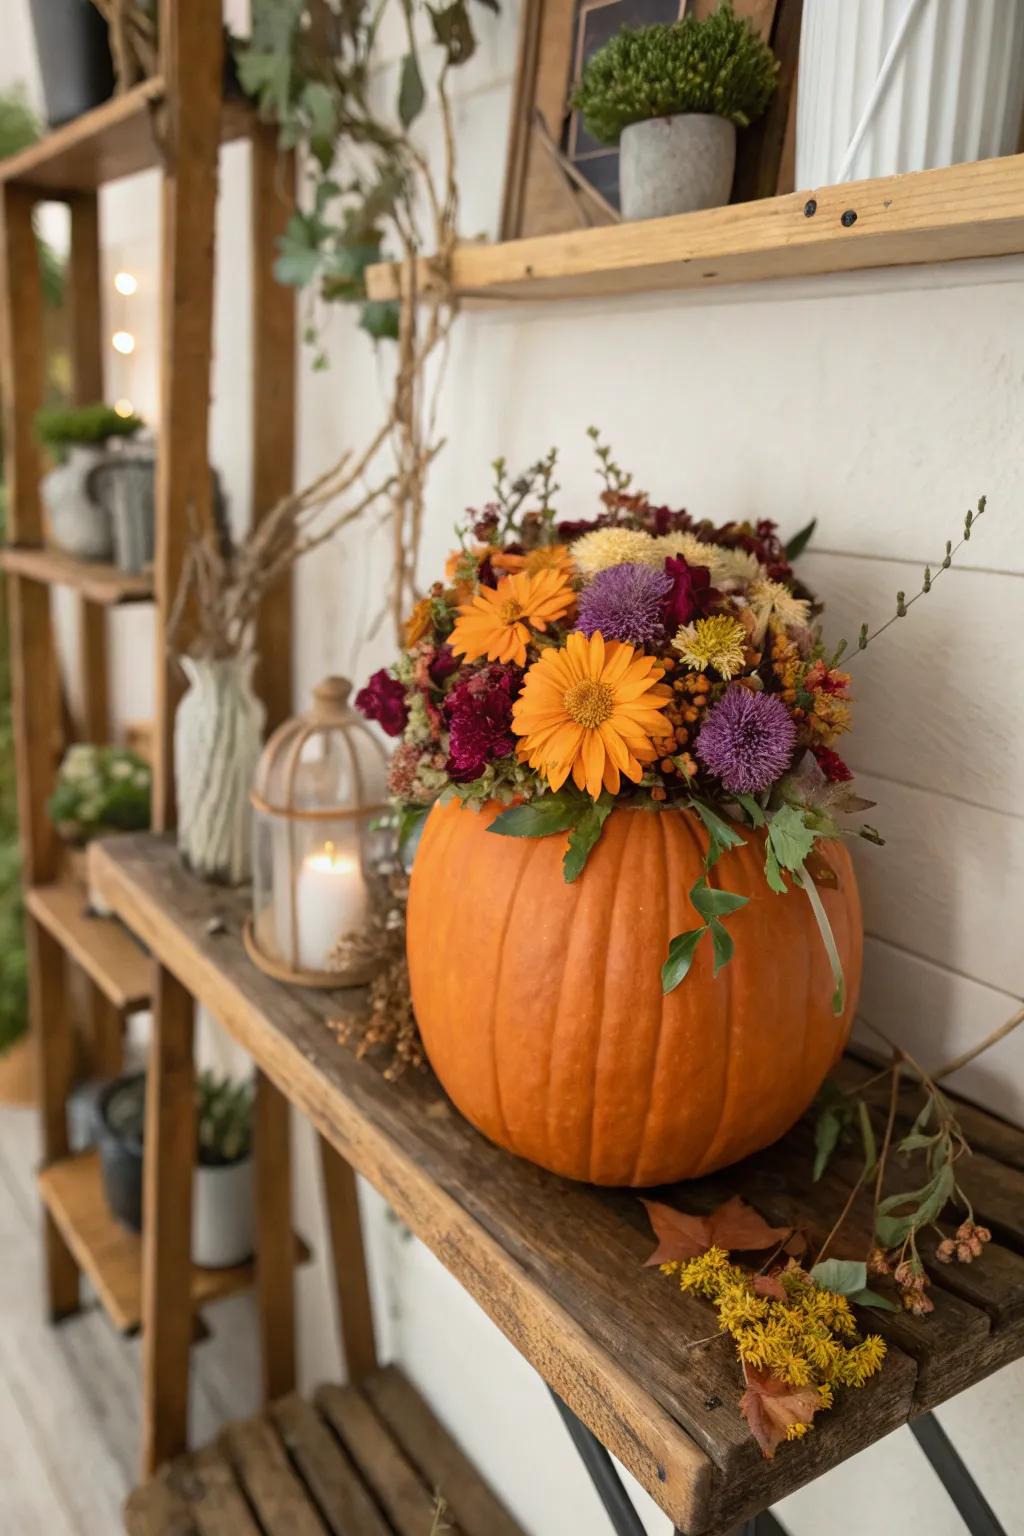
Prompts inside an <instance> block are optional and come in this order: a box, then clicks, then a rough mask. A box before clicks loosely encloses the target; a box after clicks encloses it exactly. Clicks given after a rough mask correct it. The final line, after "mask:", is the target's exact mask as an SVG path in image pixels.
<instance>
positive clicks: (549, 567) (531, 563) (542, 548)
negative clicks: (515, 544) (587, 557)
mask: <svg viewBox="0 0 1024 1536" xmlns="http://www.w3.org/2000/svg"><path fill="white" fill-rule="evenodd" d="M491 564H492V565H493V566H494V569H495V570H496V571H529V572H530V574H531V575H536V573H537V572H538V571H561V572H562V573H563V574H564V575H566V576H571V575H572V573H573V566H572V560H571V559H570V557H569V546H568V544H538V546H537V548H536V549H531V550H528V551H527V553H526V554H525V555H513V554H510V553H508V552H506V551H505V550H500V551H499V552H498V554H496V555H492V556H491Z"/></svg>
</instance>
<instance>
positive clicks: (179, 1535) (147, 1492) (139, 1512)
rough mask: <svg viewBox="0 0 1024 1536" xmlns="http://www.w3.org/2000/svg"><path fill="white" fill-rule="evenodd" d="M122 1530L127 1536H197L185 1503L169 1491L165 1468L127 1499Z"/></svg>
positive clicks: (175, 1492) (173, 1492)
mask: <svg viewBox="0 0 1024 1536" xmlns="http://www.w3.org/2000/svg"><path fill="white" fill-rule="evenodd" d="M124 1526H125V1530H126V1531H127V1533H128V1536H198V1533H197V1530H196V1524H195V1521H194V1520H193V1519H192V1512H191V1510H190V1509H189V1505H188V1501H187V1500H186V1499H184V1498H183V1497H182V1495H181V1494H180V1493H179V1492H178V1491H177V1489H176V1488H174V1487H173V1485H172V1483H171V1478H170V1469H169V1468H168V1469H166V1470H165V1471H163V1472H161V1473H159V1474H158V1475H157V1476H156V1477H154V1478H152V1479H151V1480H150V1481H149V1482H148V1483H144V1484H143V1485H142V1487H141V1488H135V1489H133V1491H132V1492H131V1493H130V1494H129V1495H128V1498H127V1500H126V1501H125V1506H124Z"/></svg>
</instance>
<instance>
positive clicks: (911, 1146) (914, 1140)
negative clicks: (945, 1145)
mask: <svg viewBox="0 0 1024 1536" xmlns="http://www.w3.org/2000/svg"><path fill="white" fill-rule="evenodd" d="M940 1135H941V1132H939V1131H936V1132H935V1134H934V1135H933V1136H922V1135H921V1134H920V1132H919V1131H910V1132H909V1133H908V1134H907V1135H906V1136H904V1138H903V1140H902V1141H901V1142H900V1143H899V1151H900V1152H923V1151H924V1150H925V1148H926V1147H934V1145H935V1143H936V1142H937V1141H938V1140H939V1137H940Z"/></svg>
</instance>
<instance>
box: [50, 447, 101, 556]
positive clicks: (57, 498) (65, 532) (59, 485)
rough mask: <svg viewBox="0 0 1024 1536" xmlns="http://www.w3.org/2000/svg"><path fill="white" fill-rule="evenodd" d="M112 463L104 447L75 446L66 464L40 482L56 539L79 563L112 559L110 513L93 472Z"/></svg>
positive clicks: (52, 470) (69, 450) (52, 533)
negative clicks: (97, 490)
mask: <svg viewBox="0 0 1024 1536" xmlns="http://www.w3.org/2000/svg"><path fill="white" fill-rule="evenodd" d="M109 460H110V454H109V452H108V450H107V449H106V448H105V447H104V446H102V445H96V446H92V445H89V444H83V443H75V444H72V446H71V447H69V448H68V452H67V458H66V459H65V461H64V463H63V464H59V465H58V466H57V468H56V469H51V470H50V471H49V473H48V474H46V475H44V476H43V478H42V480H41V482H40V493H41V495H42V498H43V506H44V508H45V509H46V516H47V520H48V522H49V525H50V533H51V535H52V537H53V540H54V542H55V543H56V544H58V545H59V546H60V548H61V549H63V550H65V551H66V552H67V553H68V554H69V555H74V556H75V558H76V559H78V560H109V559H110V557H111V555H112V554H113V549H114V543H113V530H112V527H111V522H110V513H109V512H108V511H107V509H106V507H104V506H103V504H102V503H101V502H100V501H99V500H98V499H97V497H96V496H95V494H94V492H93V490H92V480H93V472H94V471H95V470H98V469H100V468H101V466H103V465H105V464H106V463H107V462H108V461H109Z"/></svg>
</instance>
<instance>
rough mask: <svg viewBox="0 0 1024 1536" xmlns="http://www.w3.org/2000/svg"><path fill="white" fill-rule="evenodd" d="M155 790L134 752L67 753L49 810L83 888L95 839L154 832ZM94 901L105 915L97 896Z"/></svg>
mask: <svg viewBox="0 0 1024 1536" xmlns="http://www.w3.org/2000/svg"><path fill="white" fill-rule="evenodd" d="M152 784H153V775H152V770H151V769H150V766H149V764H148V763H147V762H146V761H145V759H144V758H142V757H140V756H139V754H138V753H137V752H132V751H131V749H130V748H128V747H98V746H94V745H93V744H91V743H89V742H80V743H78V744H76V745H75V746H72V747H69V748H68V750H67V751H66V752H65V754H64V758H63V760H62V762H61V765H60V767H59V768H58V770H57V782H56V784H55V785H54V790H53V794H52V795H51V796H50V798H49V800H48V801H47V802H46V809H47V813H48V815H49V817H50V820H51V821H52V822H53V824H54V826H55V827H56V828H57V831H58V832H59V834H60V836H61V838H62V839H63V840H64V842H65V843H66V844H67V845H68V863H69V864H70V866H71V871H72V874H73V875H74V877H75V878H76V879H77V880H78V882H79V883H80V884H81V885H84V886H88V884H89V875H88V859H87V856H86V850H87V848H88V844H89V843H90V842H91V841H92V839H93V838H95V837H102V836H103V835H104V834H106V833H112V832H141V831H144V830H145V829H146V828H147V827H148V826H149V822H150V797H151V791H152ZM89 901H90V905H91V906H92V907H93V908H94V910H95V911H97V912H101V913H103V912H105V910H106V909H105V908H104V906H103V904H102V902H100V901H99V900H98V899H97V898H96V896H95V895H93V894H92V893H91V892H90V896H89Z"/></svg>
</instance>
